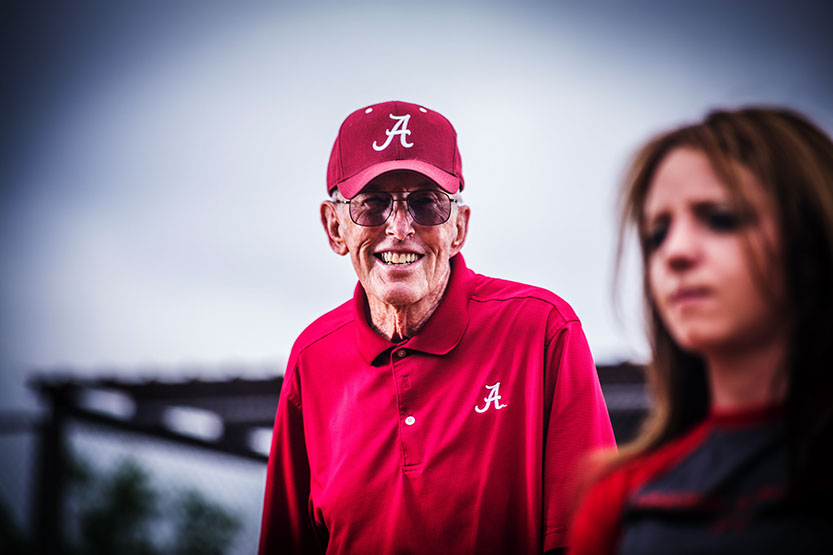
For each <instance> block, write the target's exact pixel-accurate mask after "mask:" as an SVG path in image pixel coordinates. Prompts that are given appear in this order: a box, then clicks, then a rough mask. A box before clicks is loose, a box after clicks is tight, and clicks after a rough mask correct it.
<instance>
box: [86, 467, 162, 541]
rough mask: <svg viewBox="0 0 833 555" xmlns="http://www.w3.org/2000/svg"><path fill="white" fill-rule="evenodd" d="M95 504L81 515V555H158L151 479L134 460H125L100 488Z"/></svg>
mask: <svg viewBox="0 0 833 555" xmlns="http://www.w3.org/2000/svg"><path fill="white" fill-rule="evenodd" d="M96 486H97V487H96V489H97V490H98V491H97V492H96V495H95V498H97V500H96V501H94V502H89V500H88V504H87V505H86V506H85V507H83V509H82V511H81V513H80V515H79V529H80V540H81V541H80V545H79V548H80V549H79V552H80V553H88V554H91V555H92V554H99V553H100V554H102V555H104V554H109V553H121V554H124V555H155V554H156V553H161V552H160V551H158V550H157V549H156V548H155V547H154V545H153V543H152V541H151V538H152V537H153V534H152V523H153V519H154V518H155V517H157V516H158V515H159V511H158V508H157V500H158V499H157V498H158V496H157V493H156V492H155V491H154V490H153V488H152V487H151V485H150V478H149V476H148V474H147V472H145V471H144V470H143V469H142V468H141V467H139V465H138V464H137V463H136V462H135V461H133V460H130V459H128V460H125V461H124V462H123V463H122V464H121V465H119V466H118V467H117V468H116V469H115V470H114V471H112V472H111V473H110V474H107V475H104V476H103V477H102V478H101V479H100V482H99V483H98V484H96Z"/></svg>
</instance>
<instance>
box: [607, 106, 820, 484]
mask: <svg viewBox="0 0 833 555" xmlns="http://www.w3.org/2000/svg"><path fill="white" fill-rule="evenodd" d="M680 147H684V148H691V149H695V150H697V151H699V152H702V153H703V154H704V155H705V156H706V157H707V158H708V159H709V161H710V162H711V164H712V166H713V168H714V171H715V173H716V174H717V175H718V177H719V178H720V179H721V181H722V182H723V183H724V184H725V186H726V187H727V189H728V190H729V191H730V194H731V196H732V198H733V199H734V200H735V201H736V202H737V203H739V204H740V205H747V201H746V199H745V198H744V196H743V194H742V190H741V188H740V186H739V180H738V178H737V176H736V173H737V171H736V168H735V169H733V166H735V165H736V164H738V163H739V164H741V165H742V166H744V167H745V168H746V169H748V170H749V171H751V172H752V174H754V175H755V177H756V178H757V179H758V181H759V182H760V183H761V184H762V185H763V187H764V189H765V191H766V193H767V194H768V195H770V196H771V197H772V199H773V200H774V206H775V210H776V217H777V220H778V222H779V224H780V244H781V246H782V252H783V254H782V256H783V275H784V281H785V289H786V298H787V303H788V307H787V308H788V313H787V314H786V315H785V317H786V318H785V325H791V326H792V329H791V330H790V331H791V333H790V343H789V347H788V354H787V365H788V368H787V370H788V388H787V401H786V411H787V419H788V425H789V427H790V441H791V452H792V455H793V465H794V466H793V470H794V472H795V473H796V474H795V475H796V476H808V478H807V479H808V480H810V479H815V480H819V479H821V480H827V490H828V491H831V489H833V488H831V484H833V480H831V478H830V477H829V475H830V474H831V472H833V471H831V468H833V466H830V465H833V455H831V453H833V447H831V446H833V142H831V140H830V138H829V137H828V136H827V135H826V134H825V133H824V132H823V131H821V130H820V129H819V128H818V127H817V126H815V125H814V124H813V123H811V122H810V121H809V120H808V119H807V118H805V117H804V116H802V115H800V114H798V113H796V112H794V111H791V110H787V109H783V108H763V107H754V108H745V109H740V110H719V111H714V112H712V113H710V114H709V115H708V116H707V117H706V118H705V119H704V120H703V121H702V122H701V123H696V124H693V125H687V126H684V127H681V128H678V129H675V130H672V131H669V132H666V133H663V134H661V135H659V136H657V137H655V138H654V139H652V140H651V141H649V142H648V143H647V144H646V145H645V146H643V147H642V148H641V149H640V150H639V151H638V152H637V154H636V156H635V157H634V159H633V162H632V163H631V166H630V169H629V171H628V173H627V176H626V179H625V183H624V186H623V188H622V196H621V212H620V213H621V220H620V235H619V249H618V252H619V254H618V260H617V267H618V266H619V264H620V262H621V259H622V253H623V245H624V237H625V231H627V230H628V229H629V228H631V227H635V228H636V229H637V230H641V226H642V220H643V209H644V204H645V198H646V196H647V194H648V190H649V187H650V185H651V182H652V180H653V176H654V173H655V172H656V170H657V167H658V166H659V164H660V163H661V162H662V161H663V160H664V159H665V157H666V156H667V155H668V154H669V153H670V152H671V151H672V150H674V149H676V148H680ZM642 236H643V235H642V233H640V248H641V252H642V260H643V271H644V270H645V267H646V264H647V261H648V255H649V251H648V250H647V245H645V244H644V243H643V242H642V241H641V237H642ZM648 287H649V284H648V277H647V272H645V276H644V278H643V288H644V299H645V308H646V313H647V325H648V335H649V338H650V343H651V349H652V352H653V360H652V362H651V363H650V364H649V365H648V368H647V373H648V383H649V387H650V389H651V392H652V394H653V400H654V405H653V407H652V410H651V413H650V415H649V417H648V419H647V420H646V423H645V425H644V426H643V430H642V433H641V435H640V437H638V438H637V439H636V441H635V442H634V443H632V444H631V445H629V446H627V447H625V449H623V457H622V459H620V460H623V459H626V458H629V457H631V456H634V455H638V454H642V453H646V452H649V451H652V450H654V449H656V448H657V447H659V446H661V445H663V444H665V443H667V442H668V441H670V440H671V439H674V438H675V437H678V436H680V435H681V434H683V433H684V432H686V431H687V430H689V429H691V428H692V427H693V426H694V425H695V424H697V423H698V422H699V421H701V420H702V419H703V418H705V416H706V414H707V413H708V410H709V405H710V394H709V388H708V383H707V378H706V372H705V365H704V362H703V360H702V359H701V358H700V357H699V356H697V355H696V354H693V353H690V352H686V351H684V350H682V349H681V348H680V346H679V345H677V343H676V342H675V341H674V340H673V338H672V337H671V335H670V334H669V332H668V330H667V329H666V328H665V326H664V325H663V323H662V320H661V319H660V317H659V313H658V311H657V307H656V305H655V304H654V302H653V300H652V299H651V295H650V290H649V288H648ZM788 322H790V323H788ZM825 461H826V462H825ZM807 471H810V474H807ZM809 476H812V478H810V477H809ZM813 487H814V488H815V487H817V486H816V485H815V484H814V485H813Z"/></svg>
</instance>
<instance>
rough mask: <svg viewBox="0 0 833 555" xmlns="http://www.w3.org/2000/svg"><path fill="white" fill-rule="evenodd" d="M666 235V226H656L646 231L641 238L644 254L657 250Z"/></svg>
mask: <svg viewBox="0 0 833 555" xmlns="http://www.w3.org/2000/svg"><path fill="white" fill-rule="evenodd" d="M667 235H668V226H667V225H656V226H654V227H652V228H650V229H646V230H645V233H644V235H643V236H642V245H643V248H644V249H645V251H646V252H653V251H655V250H657V249H658V248H659V247H660V245H662V242H663V241H665V237H666V236H667Z"/></svg>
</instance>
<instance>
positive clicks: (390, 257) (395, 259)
mask: <svg viewBox="0 0 833 555" xmlns="http://www.w3.org/2000/svg"><path fill="white" fill-rule="evenodd" d="M374 256H375V257H376V258H378V259H379V260H381V261H382V262H384V263H385V264H387V265H388V266H407V265H408V264H413V263H414V262H416V261H417V260H419V259H420V258H422V256H423V255H421V254H417V253H415V252H390V251H383V252H377V253H376V254H374Z"/></svg>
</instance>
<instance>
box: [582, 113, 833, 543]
mask: <svg viewBox="0 0 833 555" xmlns="http://www.w3.org/2000/svg"><path fill="white" fill-rule="evenodd" d="M622 198H623V210H622V231H623V232H624V231H625V230H626V229H627V228H628V227H630V226H631V225H632V226H635V227H636V229H637V232H638V234H639V238H640V245H641V251H642V258H643V269H644V290H645V291H644V292H645V300H646V308H647V313H648V327H649V335H650V339H651V345H652V350H653V361H652V363H651V364H650V365H649V367H648V378H649V379H648V381H649V386H650V389H651V392H652V394H653V399H654V403H653V409H652V414H651V415H650V417H649V419H648V421H647V422H646V426H645V428H644V431H643V433H642V435H641V437H640V438H639V439H637V441H636V442H635V443H634V444H633V445H631V446H629V447H626V448H625V449H623V450H622V452H621V453H620V454H619V455H613V456H612V459H611V460H608V461H607V462H605V463H603V464H602V465H601V466H602V469H601V470H600V471H599V472H598V474H597V476H596V478H595V480H594V483H593V485H592V486H591V487H590V488H589V490H588V491H587V492H586V493H585V495H584V497H583V500H582V502H581V504H580V506H579V509H578V512H577V514H576V515H575V518H574V525H573V528H572V541H571V543H570V545H571V552H572V553H575V554H588V553H599V554H601V553H634V554H635V553H639V554H650V553H663V554H666V553H710V554H711V553H732V554H734V553H833V510H832V509H831V508H832V507H833V143H831V140H830V138H829V137H828V136H826V135H825V134H824V133H823V132H822V131H821V130H819V128H818V127H816V126H815V125H813V124H812V123H810V122H809V121H808V120H807V119H805V118H804V117H802V116H801V115H799V114H796V113H795V112H792V111H789V110H783V109H769V108H751V109H743V110H737V111H719V112H714V113H712V114H710V115H709V116H708V117H707V118H706V119H705V120H704V121H703V122H702V123H698V124H696V125H690V126H686V127H683V128H680V129H676V130H673V131H671V132H668V133H665V134H662V135H660V136H659V137H657V138H655V139H654V140H652V141H651V142H649V143H648V144H647V145H645V146H644V147H643V148H642V149H641V150H640V151H639V153H638V154H637V156H636V157H635V160H634V162H633V165H632V167H631V171H630V173H629V175H628V178H627V180H626V183H625V186H624V189H623V197H622ZM621 252H622V249H621V243H620V255H621Z"/></svg>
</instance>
